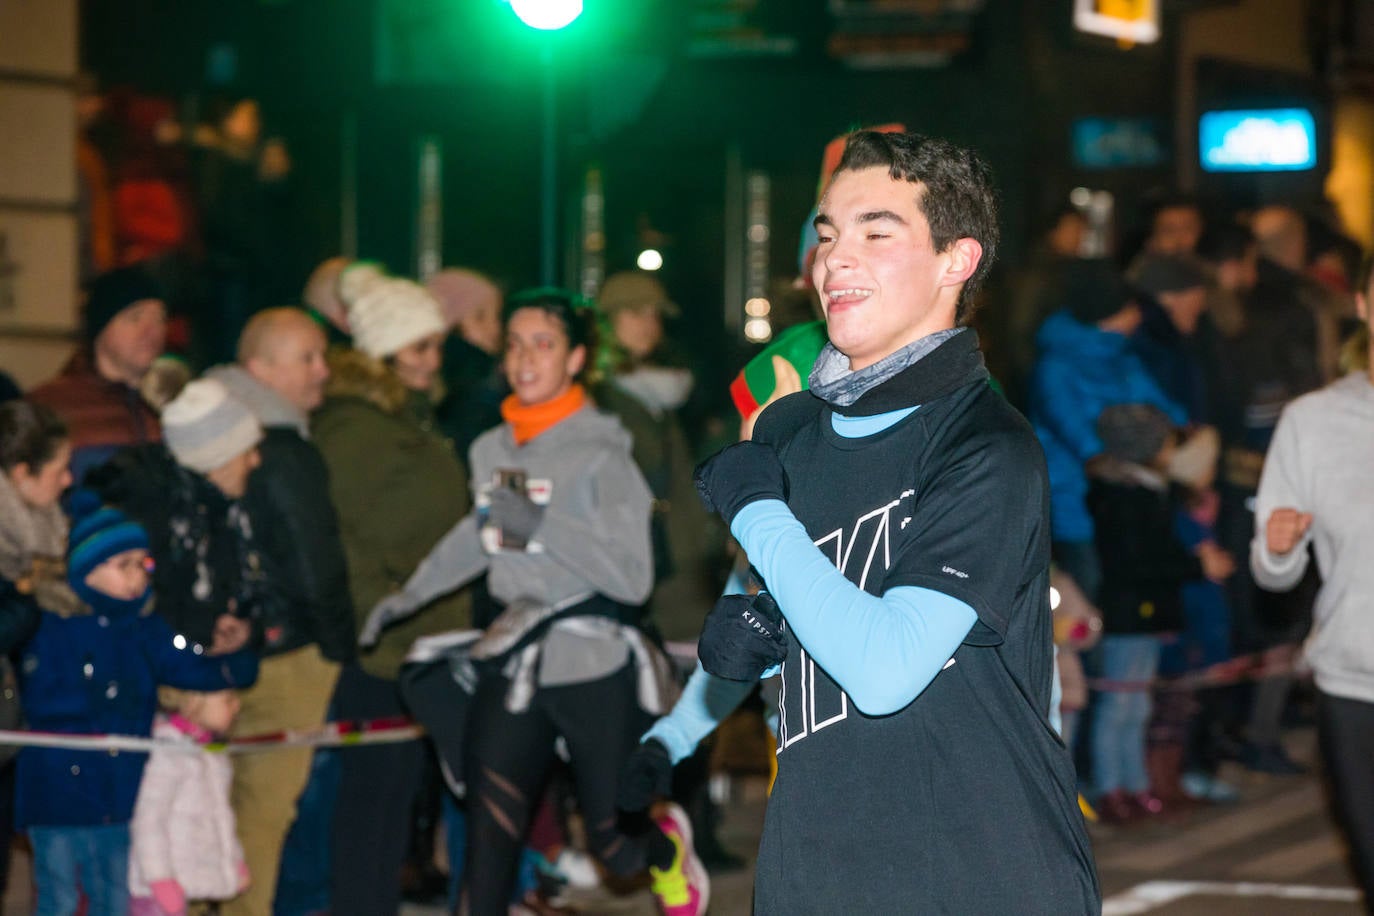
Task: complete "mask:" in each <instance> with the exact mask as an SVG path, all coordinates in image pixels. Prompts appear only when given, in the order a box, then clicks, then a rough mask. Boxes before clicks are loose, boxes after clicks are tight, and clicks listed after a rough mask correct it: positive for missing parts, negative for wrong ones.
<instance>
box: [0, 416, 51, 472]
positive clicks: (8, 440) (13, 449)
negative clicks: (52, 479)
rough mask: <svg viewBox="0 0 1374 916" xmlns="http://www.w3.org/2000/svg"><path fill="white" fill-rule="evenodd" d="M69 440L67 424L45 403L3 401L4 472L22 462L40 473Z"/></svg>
mask: <svg viewBox="0 0 1374 916" xmlns="http://www.w3.org/2000/svg"><path fill="white" fill-rule="evenodd" d="M67 439H68V434H67V424H65V423H63V422H62V420H61V418H60V417H58V416H57V414H55V413H53V412H52V410H50V409H49V408H47V407H44V406H43V405H42V404H35V403H33V402H32V401H6V402H5V403H4V404H0V471H5V472H8V471H11V470H13V469H14V468H15V467H16V466H18V465H21V464H22V465H25V466H27V467H28V469H29V472H30V473H37V472H38V469H39V468H41V467H42V466H43V465H45V464H47V463H48V462H49V461H51V460H52V459H53V456H54V455H56V454H57V450H58V448H60V447H61V445H62V443H63V442H66V441H67Z"/></svg>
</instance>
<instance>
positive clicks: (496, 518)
mask: <svg viewBox="0 0 1374 916" xmlns="http://www.w3.org/2000/svg"><path fill="white" fill-rule="evenodd" d="M490 511H491V514H490V515H489V516H488V518H489V519H491V523H492V524H493V525H495V526H496V527H497V528H499V529H501V534H502V537H503V539H506V540H509V541H513V542H515V543H517V544H527V543H529V541H530V539H531V538H533V537H534V532H535V530H536V529H537V528H538V527H539V523H540V522H542V521H543V520H544V507H543V506H537V505H535V503H534V500H532V499H530V498H529V497H528V496H526V495H525V494H524V493H518V492H516V491H515V490H512V489H510V488H509V487H496V488H494V489H492V491H491V510H490Z"/></svg>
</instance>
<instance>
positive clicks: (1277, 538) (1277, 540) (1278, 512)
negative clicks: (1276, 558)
mask: <svg viewBox="0 0 1374 916" xmlns="http://www.w3.org/2000/svg"><path fill="white" fill-rule="evenodd" d="M1310 527H1312V513H1311V512H1299V511H1298V510H1297V509H1289V508H1283V509H1275V510H1274V511H1273V512H1271V513H1269V521H1268V522H1266V523H1265V525H1264V543H1265V546H1266V547H1268V548H1269V552H1270V553H1273V554H1279V555H1283V554H1285V553H1288V552H1289V551H1291V550H1292V549H1293V548H1294V547H1296V546H1298V542H1299V541H1301V540H1302V536H1303V535H1304V534H1306V533H1307V529H1308V528H1310Z"/></svg>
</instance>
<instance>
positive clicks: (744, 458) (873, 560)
mask: <svg viewBox="0 0 1374 916" xmlns="http://www.w3.org/2000/svg"><path fill="white" fill-rule="evenodd" d="M996 218H997V217H996V203H995V195H994V192H993V187H992V178H991V174H990V172H989V170H988V169H987V167H986V166H985V165H984V164H983V163H982V162H981V161H980V160H979V159H978V158H977V157H976V156H975V155H974V154H973V153H971V152H969V151H967V150H964V149H961V148H959V147H956V146H954V145H953V144H950V143H947V142H945V141H942V140H936V139H930V138H925V137H921V136H918V135H914V134H880V133H874V132H861V133H857V134H855V135H854V136H853V137H851V139H850V140H849V143H848V145H847V147H846V149H845V153H844V157H843V160H842V161H841V163H840V165H839V168H838V169H837V171H836V173H835V175H834V177H833V179H832V180H831V182H830V185H829V188H828V189H827V191H826V193H825V196H824V197H823V198H822V201H821V204H820V207H819V210H818V215H817V217H816V226H817V230H818V235H819V239H820V246H819V251H818V254H817V257H816V263H815V268H814V272H813V278H814V280H815V286H816V289H817V290H818V291H819V293H820V296H821V303H822V305H823V307H824V310H825V315H826V321H827V324H828V330H829V336H830V344H829V345H828V346H827V347H826V349H825V350H824V351H823V352H822V353H821V356H820V358H819V360H818V361H817V363H816V367H815V369H814V370H813V372H812V374H811V390H810V391H809V392H801V393H799V394H795V395H791V396H789V397H787V398H784V399H782V400H781V401H778V402H777V403H776V404H774V405H773V406H772V407H770V408H768V409H767V410H766V411H765V412H764V413H763V415H762V416H761V417H760V418H759V421H758V424H757V426H756V427H755V431H754V439H753V441H751V442H743V443H739V444H737V445H733V446H730V447H729V448H727V449H725V450H724V451H722V452H720V453H719V454H717V455H716V456H715V457H714V458H712V459H710V460H709V461H707V462H706V463H705V464H703V465H702V466H701V467H700V468H699V469H698V486H699V488H700V489H701V491H702V493H703V495H704V497H705V498H706V500H707V502H708V503H709V504H711V505H712V507H713V508H715V509H716V510H717V511H718V512H719V513H720V514H721V516H722V517H723V518H724V519H725V521H726V522H727V523H728V524H729V525H730V527H731V530H732V532H733V533H734V535H735V536H736V538H738V540H739V541H740V543H741V545H743V547H744V549H745V550H746V551H747V553H748V555H749V558H750V560H751V561H752V562H753V564H754V566H755V568H756V569H757V570H758V571H759V573H760V575H761V576H762V578H763V580H764V582H765V583H766V586H767V589H768V592H769V593H770V594H771V595H772V597H773V598H774V599H775V601H776V607H777V608H778V609H779V610H780V613H781V617H780V618H779V619H777V620H773V621H770V620H769V619H768V613H769V610H770V605H769V603H768V602H755V604H754V606H753V608H752V609H750V610H749V611H747V612H744V613H733V614H731V613H717V612H713V614H712V615H711V617H710V618H709V619H708V622H707V626H706V632H704V633H703V637H702V643H703V647H709V646H717V647H723V650H722V654H723V656H724V657H725V658H726V660H727V661H729V662H730V663H731V666H732V667H733V668H734V670H732V671H729V672H726V671H723V670H722V671H717V672H716V673H720V674H727V673H728V674H729V675H731V676H735V677H738V676H740V675H739V668H738V665H737V663H738V662H739V659H740V656H739V654H736V653H733V652H732V647H744V646H746V645H747V646H753V647H757V646H758V645H759V641H760V630H761V629H762V631H763V636H764V637H765V638H774V637H779V636H780V638H777V645H778V653H777V654H778V658H777V659H776V660H778V661H783V660H784V658H785V661H784V663H783V669H782V678H783V688H782V702H781V710H780V731H779V736H778V778H777V783H776V785H775V787H774V790H773V794H772V797H771V799H770V800H769V805H768V815H767V821H766V823H765V826H764V833H763V839H762V842H761V846H760V850H759V860H758V876H757V879H756V886H755V912H756V913H759V914H764V916H769V914H788V916H793V914H805V913H817V914H829V913H841V912H855V913H915V912H920V913H960V914H1004V913H1018V914H1039V913H1043V914H1047V916H1048V914H1054V916H1065V914H1083V913H1096V912H1098V911H1100V908H1101V897H1100V890H1099V888H1098V883H1097V877H1096V872H1095V869H1094V866H1093V860H1092V852H1091V849H1090V847H1089V843H1088V838H1087V835H1086V833H1085V831H1084V828H1083V821H1082V817H1081V815H1080V814H1079V809H1078V804H1077V801H1076V794H1075V790H1074V774H1073V767H1072V764H1071V762H1070V760H1069V756H1068V754H1067V752H1066V751H1065V749H1064V746H1063V744H1062V743H1061V742H1060V741H1059V739H1058V737H1057V736H1056V734H1055V733H1054V731H1053V730H1052V729H1051V727H1050V724H1049V721H1048V711H1049V704H1050V678H1051V667H1052V665H1053V659H1052V650H1051V634H1050V609H1049V523H1048V518H1047V512H1046V510H1047V500H1048V484H1047V481H1046V475H1045V465H1044V458H1043V456H1042V454H1041V452H1040V448H1039V446H1038V445H1037V443H1036V440H1035V436H1034V434H1033V433H1032V432H1031V429H1030V427H1029V425H1028V424H1027V423H1026V422H1025V421H1024V420H1023V419H1022V418H1021V416H1020V415H1019V414H1017V413H1016V412H1015V411H1014V410H1013V409H1012V408H1011V407H1009V406H1008V405H1007V404H1006V402H1005V401H1004V400H1003V399H1002V398H1001V397H1000V396H999V395H997V394H996V393H995V392H993V391H992V390H991V389H990V388H989V387H988V373H987V370H986V369H985V368H984V366H983V359H982V355H981V353H980V352H979V350H978V341H977V337H976V335H975V334H974V332H973V331H972V330H970V329H967V328H965V327H964V326H963V325H964V324H965V323H966V322H967V320H968V317H969V315H970V313H971V311H972V308H973V306H972V299H971V296H972V293H973V292H974V291H975V289H976V287H977V285H978V284H979V282H980V281H981V280H982V279H983V277H984V276H985V275H986V273H987V271H988V268H989V267H990V265H991V263H992V260H993V256H994V253H995V248H996V244H997V237H998V230H997V222H996ZM719 610H720V606H718V611H719ZM741 651H743V649H741ZM750 651H754V650H750ZM708 654H709V653H707V652H703V655H702V660H703V663H704V664H706V667H707V669H708V670H710V669H711V667H712V666H711V664H709V663H708ZM756 655H757V652H754V655H751V656H750V657H751V658H753V657H755V656H756ZM772 660H773V659H766V658H765V659H763V660H762V663H763V664H765V665H766V663H767V662H769V661H772ZM751 673H753V672H751ZM758 673H762V668H760V670H759V672H758Z"/></svg>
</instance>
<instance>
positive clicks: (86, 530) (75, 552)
mask: <svg viewBox="0 0 1374 916" xmlns="http://www.w3.org/2000/svg"><path fill="white" fill-rule="evenodd" d="M68 508H69V510H70V512H71V516H72V529H71V535H70V537H69V539H68V541H67V583H68V584H69V585H70V586H71V587H72V588H73V590H75V591H76V592H77V594H78V595H80V596H81V597H82V598H86V594H85V593H86V592H87V591H89V589H87V588H86V577H87V576H88V575H90V574H91V570H93V569H95V568H96V567H97V566H99V565H100V564H101V563H104V562H105V561H106V560H108V559H110V557H113V556H117V555H119V554H121V553H124V552H125V551H126V550H147V549H148V532H147V531H145V530H143V526H142V525H140V524H139V523H138V522H135V521H134V520H133V519H131V518H129V516H127V515H125V514H124V513H123V512H121V511H120V510H118V509H116V508H114V507H113V506H106V505H102V504H101V501H100V497H99V496H97V495H96V494H95V493H93V492H92V491H90V490H77V491H76V492H75V493H73V494H72V496H71V498H70V499H69V500H68Z"/></svg>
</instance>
